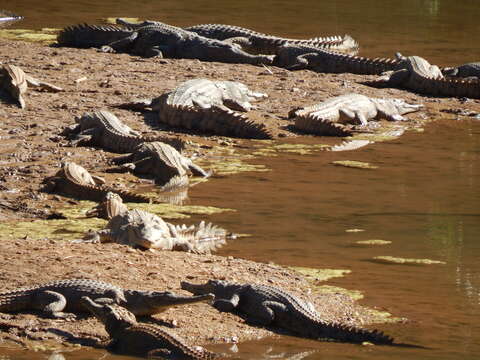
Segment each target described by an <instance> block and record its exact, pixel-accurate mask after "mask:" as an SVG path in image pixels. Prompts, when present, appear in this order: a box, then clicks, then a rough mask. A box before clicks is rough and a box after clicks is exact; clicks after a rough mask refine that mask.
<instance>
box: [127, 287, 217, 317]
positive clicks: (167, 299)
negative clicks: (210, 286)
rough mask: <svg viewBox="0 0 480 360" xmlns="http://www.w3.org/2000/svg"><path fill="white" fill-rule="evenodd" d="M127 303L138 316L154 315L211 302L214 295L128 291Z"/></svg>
mask: <svg viewBox="0 0 480 360" xmlns="http://www.w3.org/2000/svg"><path fill="white" fill-rule="evenodd" d="M126 296H127V298H128V300H127V303H128V304H129V305H128V307H129V309H130V310H131V311H133V312H134V313H135V314H137V315H153V314H158V313H160V312H163V311H165V310H167V309H168V308H170V307H173V306H179V305H184V304H191V303H196V302H202V301H211V300H213V299H214V298H215V296H214V295H213V294H204V295H196V296H183V295H178V294H174V293H172V292H170V291H148V290H128V291H127V292H126Z"/></svg>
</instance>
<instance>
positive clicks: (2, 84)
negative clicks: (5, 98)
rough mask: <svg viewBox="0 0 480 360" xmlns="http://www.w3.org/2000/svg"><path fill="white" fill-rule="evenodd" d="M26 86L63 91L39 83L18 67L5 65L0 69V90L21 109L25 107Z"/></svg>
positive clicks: (50, 85)
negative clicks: (6, 93)
mask: <svg viewBox="0 0 480 360" xmlns="http://www.w3.org/2000/svg"><path fill="white" fill-rule="evenodd" d="M28 85H30V86H34V87H39V88H42V89H44V90H47V91H52V92H58V91H63V89H62V88H60V87H58V86H55V85H52V84H49V83H47V82H44V81H40V80H38V79H35V78H34V77H32V76H30V75H27V74H25V72H24V71H23V70H22V69H21V68H19V67H18V66H15V65H10V64H6V65H3V66H2V67H1V68H0V88H1V89H2V90H5V91H7V92H8V93H9V94H10V96H11V97H12V98H13V99H14V100H15V101H16V102H18V104H19V105H20V108H22V109H25V107H26V103H25V99H24V96H25V93H26V92H27V89H28Z"/></svg>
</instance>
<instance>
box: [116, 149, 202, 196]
mask: <svg viewBox="0 0 480 360" xmlns="http://www.w3.org/2000/svg"><path fill="white" fill-rule="evenodd" d="M113 162H114V163H116V164H123V165H121V166H120V167H119V168H118V169H119V170H127V171H133V172H134V173H135V174H140V175H147V176H149V177H153V178H154V179H155V183H156V184H157V185H160V186H162V189H163V190H171V189H174V188H178V187H182V186H188V183H189V180H188V172H191V173H193V175H195V176H203V177H208V176H210V173H209V172H207V171H205V170H203V169H202V168H201V167H200V166H198V165H195V164H194V163H193V161H192V160H190V159H189V158H187V157H185V156H183V155H182V154H180V153H179V152H178V151H177V150H176V149H175V148H173V147H172V146H170V145H168V144H165V143H163V142H158V141H157V142H150V143H143V144H141V145H139V146H138V147H137V148H136V149H135V150H134V152H133V153H132V154H129V155H125V156H122V157H117V158H115V159H113Z"/></svg>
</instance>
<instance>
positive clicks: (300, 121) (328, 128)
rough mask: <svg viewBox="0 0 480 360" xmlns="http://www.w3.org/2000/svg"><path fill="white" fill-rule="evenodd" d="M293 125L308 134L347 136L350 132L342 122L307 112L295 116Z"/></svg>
mask: <svg viewBox="0 0 480 360" xmlns="http://www.w3.org/2000/svg"><path fill="white" fill-rule="evenodd" d="M295 127H296V128H297V129H298V130H301V131H303V132H306V133H309V134H315V135H323V136H349V135H351V134H352V132H351V131H350V130H349V129H348V128H347V127H346V126H345V125H343V124H340V123H336V122H332V121H330V120H326V119H322V118H320V117H317V116H312V115H308V114H305V115H299V116H297V117H296V118H295Z"/></svg>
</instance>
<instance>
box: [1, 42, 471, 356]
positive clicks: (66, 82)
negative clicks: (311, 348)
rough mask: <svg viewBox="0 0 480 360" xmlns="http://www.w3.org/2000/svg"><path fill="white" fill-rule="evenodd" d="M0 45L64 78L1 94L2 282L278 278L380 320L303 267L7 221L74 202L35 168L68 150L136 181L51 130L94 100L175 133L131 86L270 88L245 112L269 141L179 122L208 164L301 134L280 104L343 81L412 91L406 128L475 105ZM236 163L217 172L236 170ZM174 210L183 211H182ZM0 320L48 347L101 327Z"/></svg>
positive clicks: (332, 77)
mask: <svg viewBox="0 0 480 360" xmlns="http://www.w3.org/2000/svg"><path fill="white" fill-rule="evenodd" d="M0 46H1V47H2V49H3V51H2V54H1V55H0V61H1V62H2V63H3V64H14V65H17V66H20V67H21V68H22V69H23V70H24V71H25V72H26V73H27V74H29V75H31V76H34V77H36V78H38V79H41V80H43V81H47V82H49V83H52V84H55V85H57V86H60V87H62V88H64V89H65V91H64V92H60V93H49V92H41V91H36V90H34V89H30V90H29V91H28V92H27V95H26V97H25V100H26V103H27V107H26V109H25V110H21V109H19V108H18V107H17V106H16V105H15V104H13V103H8V102H5V103H3V104H2V106H1V107H0V119H1V124H2V125H1V129H0V139H1V140H2V141H1V144H0V164H1V167H0V189H1V190H2V193H1V198H0V219H1V220H2V222H3V225H4V226H2V231H1V232H0V236H1V239H0V240H1V241H0V251H1V253H2V256H1V258H0V262H1V264H0V269H2V271H1V276H0V285H1V288H2V289H4V290H11V289H14V288H16V287H19V286H24V285H31V284H34V283H40V282H46V281H51V280H54V279H62V278H74V277H75V278H78V277H85V278H92V279H100V280H103V281H108V282H112V283H114V284H116V285H120V286H122V287H124V288H142V289H155V290H163V289H165V290H171V291H175V292H181V291H180V290H178V289H179V282H180V280H183V279H189V281H195V282H203V281H205V280H207V279H210V278H218V279H228V280H231V281H237V282H245V283H246V282H257V283H266V284H270V285H274V286H279V287H282V288H284V289H285V290H288V291H291V292H293V293H296V294H298V295H300V296H302V297H306V298H308V299H309V300H310V301H312V302H313V303H314V304H315V305H317V308H319V306H320V305H322V310H321V313H322V315H323V316H324V317H325V318H326V319H331V320H337V321H343V322H346V323H350V324H357V325H362V326H364V325H368V324H371V323H375V322H380V321H382V319H380V317H379V316H376V315H374V314H372V313H371V312H370V311H369V310H368V309H366V308H364V307H363V306H360V305H359V304H357V303H356V302H354V301H353V300H352V299H350V298H349V297H347V296H345V295H340V294H335V293H333V294H328V295H326V294H319V293H318V292H316V286H315V285H316V284H318V282H317V281H315V282H313V283H312V281H309V280H308V279H307V278H306V277H305V276H303V275H301V274H300V273H298V272H296V271H294V270H291V269H287V268H285V267H281V266H278V265H275V264H262V263H256V262H252V261H247V260H242V259H236V258H232V257H220V256H215V255H194V254H186V253H180V252H159V251H156V252H151V251H139V250H134V249H131V248H127V247H125V246H121V245H117V244H98V245H97V244H72V243H70V242H68V241H66V240H67V239H68V238H69V237H68V236H60V237H58V236H56V237H50V236H48V235H47V236H44V235H43V234H42V236H36V235H35V234H33V233H26V234H23V235H21V234H18V233H15V234H14V235H12V232H11V228H9V227H8V226H7V225H10V226H13V227H15V224H16V223H18V222H32V221H35V220H36V219H38V218H44V217H46V216H48V215H49V214H52V213H57V212H61V211H62V209H70V208H74V207H76V206H77V207H78V206H79V205H80V203H79V202H78V201H77V200H75V199H71V198H67V197H63V196H60V195H56V194H47V193H44V192H41V191H39V189H40V188H41V183H42V181H43V180H44V178H45V177H47V176H51V175H53V174H54V173H55V172H56V171H57V170H58V168H59V165H60V163H61V162H62V161H65V160H69V161H74V162H76V163H78V164H80V165H82V166H84V167H85V168H87V169H88V170H89V171H90V172H91V173H92V174H94V175H98V176H103V177H106V180H107V182H109V183H111V184H116V185H118V186H123V187H126V188H129V189H135V188H138V187H139V186H141V185H143V184H144V183H145V181H144V180H142V179H138V178H136V177H134V176H132V175H128V174H125V175H124V174H122V175H120V176H119V175H118V174H105V169H106V168H108V167H109V166H110V165H109V159H111V158H112V157H114V156H116V155H117V154H113V153H109V152H106V151H103V150H101V149H94V148H88V147H78V148H72V147H69V146H66V145H67V142H66V140H65V139H64V138H63V137H62V136H60V135H59V133H60V132H61V130H62V129H63V128H64V127H66V126H69V125H72V124H73V123H74V117H75V116H79V115H81V114H83V113H84V112H86V111H94V110H97V109H102V108H103V109H109V110H111V111H112V112H114V113H115V114H116V115H117V116H118V117H119V118H120V119H121V120H122V121H124V122H125V123H126V124H128V125H129V126H130V127H132V128H134V129H135V130H137V131H140V132H142V133H143V134H154V133H155V132H156V131H158V130H162V131H167V132H171V133H179V129H171V128H168V127H166V126H163V125H162V126H159V125H158V124H157V123H156V121H155V116H156V114H154V113H140V112H133V111H127V110H122V109H118V108H113V107H111V106H112V105H115V104H120V103H123V102H127V101H130V100H131V99H133V98H148V97H155V96H158V95H160V94H162V93H164V92H166V91H168V90H170V89H172V88H174V87H175V86H176V85H177V84H178V83H180V82H182V81H185V80H188V79H192V78H197V77H206V78H210V79H218V80H235V81H241V82H243V83H245V84H246V85H248V86H249V87H250V88H251V89H253V90H255V91H261V92H265V93H267V94H268V95H269V97H268V98H267V99H265V100H262V101H258V102H256V103H255V105H256V106H257V109H256V110H254V111H252V113H251V114H250V116H251V117H252V118H254V119H255V120H257V121H262V122H265V123H266V125H267V126H268V128H269V129H271V130H272V132H274V134H275V136H276V139H275V140H272V141H247V140H239V139H230V138H224V137H216V136H203V135H196V134H192V133H186V132H180V134H181V137H182V138H184V139H185V140H188V142H189V145H188V147H187V153H188V154H195V155H196V156H197V158H198V159H199V161H201V163H202V166H205V167H206V168H207V169H208V168H209V167H210V168H214V167H215V166H216V164H217V163H218V158H219V156H218V154H219V153H220V154H223V153H234V154H237V153H238V154H239V156H245V155H250V154H251V153H253V152H254V151H257V153H259V151H258V149H259V148H268V147H269V146H271V145H272V144H283V143H288V140H289V138H292V137H301V136H303V135H301V134H298V133H295V132H292V131H291V127H290V125H291V123H290V121H289V120H288V119H287V114H288V111H289V110H290V109H291V108H292V107H297V106H304V105H309V104H313V103H316V102H319V101H321V100H324V99H326V98H328V97H331V96H336V95H341V94H345V93H349V92H359V93H361V94H364V95H368V96H375V97H386V96H393V97H399V98H402V99H404V100H406V101H408V102H412V103H423V104H424V105H425V110H424V111H421V112H418V113H414V114H410V115H408V118H409V121H408V122H406V123H404V124H402V126H403V127H405V129H407V130H412V131H421V129H422V126H423V124H425V122H427V121H434V120H435V119H439V118H448V119H452V121H455V119H459V118H463V116H462V115H458V114H455V113H453V114H452V113H445V112H441V110H445V109H446V110H450V111H453V112H455V111H457V109H462V110H465V111H466V112H465V113H469V112H470V113H478V112H480V101H478V100H469V99H468V100H467V99H455V98H431V97H426V96H420V95H417V94H413V93H411V92H407V91H404V90H398V89H375V88H370V87H367V86H364V85H361V84H360V82H361V81H365V80H371V79H373V78H374V77H373V76H361V75H352V74H318V73H314V72H311V71H298V72H289V71H286V70H284V69H277V68H273V67H271V68H268V69H265V68H263V67H255V66H251V65H234V66H233V65H229V64H220V63H205V62H199V61H196V60H173V59H155V58H153V59H143V58H139V57H133V56H130V55H127V54H104V53H99V52H97V51H96V50H93V49H86V50H80V49H70V48H54V47H50V46H45V45H41V44H36V43H27V42H22V41H7V40H0ZM84 78H85V79H84ZM79 79H83V80H82V81H78V80H79ZM384 125H385V126H390V125H389V124H384ZM318 139H319V141H318V142H319V144H332V143H338V142H340V141H339V140H338V139H333V138H328V139H325V138H318ZM379 140H380V139H379ZM264 155H268V151H267V152H264ZM261 156H263V155H258V157H260V158H261ZM247 162H248V161H247ZM247 170H248V169H247ZM234 172H235V171H232V172H231V173H228V172H227V173H225V175H223V176H235V175H234ZM208 181H214V179H211V180H208ZM198 186H201V184H198ZM234 200H235V199H232V204H234ZM232 207H233V208H234V206H233V205H232ZM233 210H235V209H233ZM205 220H207V221H208V215H205ZM179 221H181V222H187V221H186V220H183V219H182V220H179ZM5 224H7V225H5ZM42 226H43V225H42ZM97 226H98V224H97ZM31 231H35V228H34V227H33V230H31ZM252 235H253V236H254V234H252ZM75 236H78V234H76V235H75ZM236 241H241V239H239V240H236ZM226 249H227V250H228V244H227V245H226ZM369 305H374V304H369ZM383 320H384V319H383ZM155 321H158V322H159V323H164V324H167V325H169V326H170V327H172V328H173V329H172V330H173V331H174V332H175V333H177V334H179V335H181V336H183V337H184V338H186V339H187V340H189V342H191V343H196V344H210V343H225V342H226V343H229V342H238V341H244V340H249V339H257V338H261V337H265V336H275V333H273V332H271V331H269V330H267V329H261V328H256V327H251V326H249V325H247V324H245V322H244V321H243V320H242V319H240V318H239V317H237V316H235V315H231V314H223V313H218V312H217V311H216V310H215V309H213V308H212V307H210V306H208V305H207V304H196V305H191V306H185V307H180V308H177V309H171V310H168V311H167V312H166V313H164V314H161V315H157V316H156V317H155ZM205 324H207V325H208V326H205ZM399 326H401V325H399ZM380 327H381V326H380ZM0 329H1V330H2V331H1V332H0V340H5V341H7V342H14V343H20V344H22V345H24V346H27V347H28V346H30V345H29V344H30V341H31V340H33V341H36V340H39V341H43V342H44V343H49V344H51V346H52V348H56V347H57V346H58V347H62V346H70V345H71V344H75V343H83V344H87V345H88V344H89V343H88V341H87V342H85V339H88V338H91V339H93V340H92V341H93V342H95V341H96V340H97V339H99V338H100V337H101V336H104V335H105V332H104V330H103V327H102V326H101V325H99V324H98V322H97V321H96V320H94V319H92V318H81V319H80V320H79V321H77V322H73V323H72V322H67V321H61V320H49V319H44V318H39V317H37V316H36V315H35V314H34V313H22V314H0ZM392 335H395V334H392ZM399 340H401V339H399ZM62 344H63V345H62Z"/></svg>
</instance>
